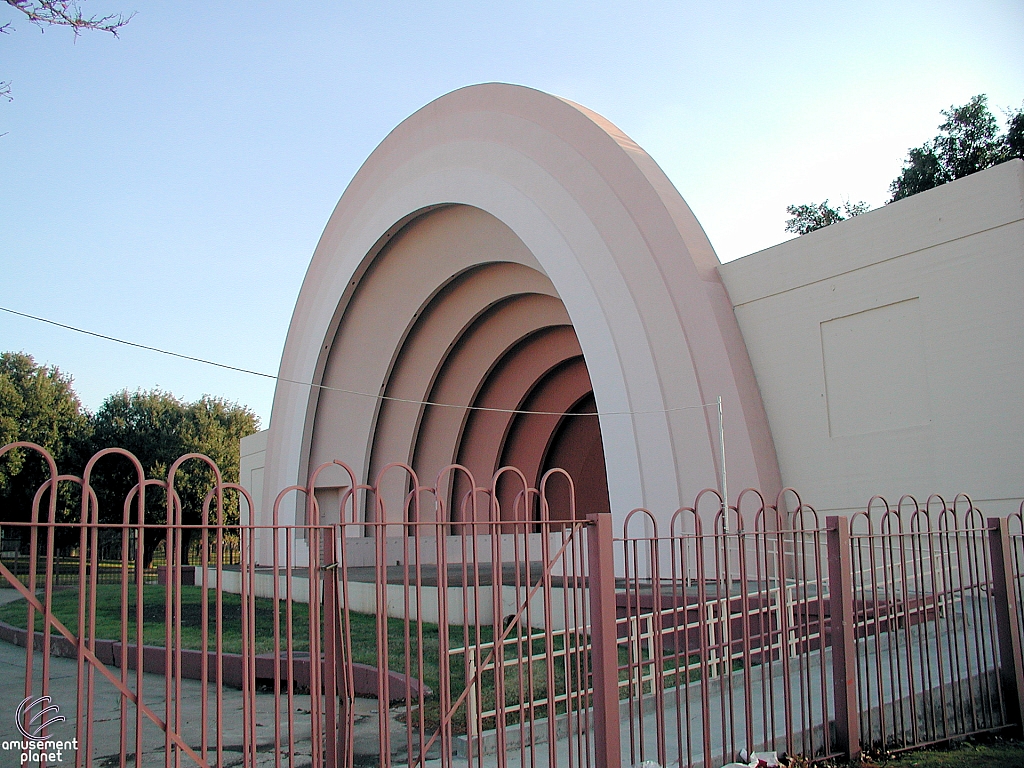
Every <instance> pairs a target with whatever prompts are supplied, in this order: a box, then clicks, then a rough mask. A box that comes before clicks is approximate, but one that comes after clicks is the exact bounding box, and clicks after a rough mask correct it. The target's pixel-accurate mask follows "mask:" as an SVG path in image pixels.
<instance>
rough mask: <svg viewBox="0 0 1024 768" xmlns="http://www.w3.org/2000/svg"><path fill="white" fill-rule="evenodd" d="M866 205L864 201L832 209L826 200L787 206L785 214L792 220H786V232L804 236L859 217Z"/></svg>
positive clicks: (866, 207) (847, 203)
mask: <svg viewBox="0 0 1024 768" xmlns="http://www.w3.org/2000/svg"><path fill="white" fill-rule="evenodd" d="M868 208H869V206H868V204H867V203H865V202H864V201H861V202H858V203H851V202H849V201H847V202H844V203H843V208H842V210H840V209H839V208H833V207H832V206H831V205H829V204H828V200H825V202H823V203H809V204H807V205H787V206H786V213H788V214H789V215H790V216H792V217H793V218H791V219H786V231H787V232H793V233H794V234H797V235H806V234H807V233H808V232H813V231H814V230H816V229H821V228H822V227H827V226H828V225H829V224H835V223H836V222H837V221H844V220H845V219H849V218H852V217H853V216H859V215H860V214H862V213H864V212H865V211H867V210H868Z"/></svg>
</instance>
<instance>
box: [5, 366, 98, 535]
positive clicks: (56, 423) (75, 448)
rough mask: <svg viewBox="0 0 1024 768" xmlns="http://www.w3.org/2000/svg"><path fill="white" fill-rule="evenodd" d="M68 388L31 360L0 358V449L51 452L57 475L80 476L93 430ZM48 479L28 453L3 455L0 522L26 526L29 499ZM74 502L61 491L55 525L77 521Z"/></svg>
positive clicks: (70, 493)
mask: <svg viewBox="0 0 1024 768" xmlns="http://www.w3.org/2000/svg"><path fill="white" fill-rule="evenodd" d="M71 383H72V379H71V377H70V376H66V375H64V374H63V373H61V372H60V370H58V369H57V368H50V367H47V366H44V365H37V364H36V362H35V360H33V359H32V357H31V356H30V355H26V354H24V353H21V352H4V353H2V354H0V446H2V445H6V444H8V443H12V442H15V441H19V440H25V441H29V442H33V443H37V444H39V445H41V446H42V447H43V448H45V449H46V450H47V451H49V452H50V454H51V455H52V456H53V458H54V459H55V460H56V462H57V469H58V471H59V472H64V473H70V472H76V471H77V470H79V469H80V467H81V466H82V464H84V461H83V452H84V450H85V446H86V445H87V443H88V438H89V436H90V433H91V431H92V427H91V424H90V421H89V414H88V413H86V412H85V411H83V410H82V405H81V403H80V402H79V400H78V396H77V395H76V394H75V391H74V389H72V386H71ZM49 477H50V473H49V469H48V467H47V466H46V463H45V462H44V461H43V460H42V458H40V457H36V456H32V455H31V452H30V451H26V450H24V449H18V450H15V451H11V452H9V453H7V454H5V455H4V457H3V458H2V459H0V520H2V521H3V522H24V521H27V520H29V518H30V514H31V507H32V499H33V497H34V496H35V493H36V491H37V490H38V489H39V487H40V486H41V485H42V484H43V483H44V482H46V481H47V480H48V479H49ZM79 499H80V497H79V496H77V494H74V493H73V491H72V489H71V487H70V486H68V485H62V486H61V489H60V492H59V494H58V515H59V518H58V519H59V520H65V519H77V514H78V510H79V507H78V504H79V503H80V502H79ZM41 503H45V497H44V500H42V501H41ZM43 519H45V508H44V510H43ZM22 530H24V529H22Z"/></svg>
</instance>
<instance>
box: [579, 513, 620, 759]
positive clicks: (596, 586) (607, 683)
mask: <svg viewBox="0 0 1024 768" xmlns="http://www.w3.org/2000/svg"><path fill="white" fill-rule="evenodd" d="M587 520H589V521H590V522H591V523H592V526H591V527H590V530H589V531H588V536H587V555H588V560H589V563H588V568H587V573H588V576H589V580H590V638H591V643H592V644H593V656H592V658H593V661H592V668H593V673H594V756H595V758H596V765H597V768H620V766H621V762H622V753H621V751H620V750H621V747H620V744H619V650H618V635H617V631H616V627H615V553H614V549H613V548H614V543H613V541H612V516H611V515H610V514H609V513H607V512H601V513H594V514H589V515H587Z"/></svg>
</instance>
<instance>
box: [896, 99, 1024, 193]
mask: <svg viewBox="0 0 1024 768" xmlns="http://www.w3.org/2000/svg"><path fill="white" fill-rule="evenodd" d="M942 115H943V116H944V117H945V118H946V119H945V120H944V121H943V122H942V123H941V124H940V125H939V131H940V132H939V134H938V135H937V136H936V137H935V138H934V139H932V140H931V141H927V142H925V143H924V144H922V145H921V146H920V147H915V148H913V149H911V150H909V151H908V153H907V159H906V160H905V161H904V162H903V170H902V171H901V172H900V175H899V176H897V177H896V178H895V179H894V180H893V182H892V184H890V185H889V192H890V194H891V195H892V198H891V200H890V202H895V201H896V200H902V199H903V198H905V197H909V196H910V195H915V194H917V193H918V192H924V191H925V190H928V189H932V188H933V187H937V186H940V185H941V184H945V183H947V182H950V181H954V180H955V179H962V178H963V177H964V176H969V175H971V174H972V173H977V172H978V171H983V170H985V169H986V168H991V167H992V166H993V165H997V164H999V163H1002V162H1006V161H1007V160H1011V159H1013V158H1014V157H1024V135H1022V134H1024V110H1019V111H1017V112H1011V113H1010V114H1009V115H1008V118H1009V125H1008V128H1007V132H1006V133H1005V134H1000V133H999V123H998V121H997V120H996V118H995V116H994V115H993V114H992V112H991V111H990V110H989V108H988V97H987V96H986V95H985V94H983V93H982V94H979V95H977V96H975V97H974V98H973V99H971V100H970V101H968V102H967V103H966V104H964V105H963V106H960V107H957V106H952V107H950V108H949V109H948V110H942Z"/></svg>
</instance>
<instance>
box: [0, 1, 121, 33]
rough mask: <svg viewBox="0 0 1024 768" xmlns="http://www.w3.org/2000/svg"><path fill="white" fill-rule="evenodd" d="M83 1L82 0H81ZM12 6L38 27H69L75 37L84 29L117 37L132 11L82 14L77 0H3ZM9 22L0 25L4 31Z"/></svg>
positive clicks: (0, 28) (0, 29)
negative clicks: (93, 14) (97, 14)
mask: <svg viewBox="0 0 1024 768" xmlns="http://www.w3.org/2000/svg"><path fill="white" fill-rule="evenodd" d="M83 1H84V0H83ZM4 2H5V3H7V4H8V5H9V6H11V7H12V8H14V9H16V10H18V11H21V12H22V13H23V14H24V15H25V16H26V17H27V18H28V20H29V21H31V22H32V23H33V24H35V25H36V26H39V27H45V26H54V27H70V28H71V30H72V31H73V32H74V33H75V37H77V36H78V35H80V34H81V33H82V30H85V29H94V30H97V31H99V32H109V33H110V34H112V35H113V36H114V37H117V31H118V30H119V29H121V27H123V26H124V25H125V24H127V23H128V22H129V21H131V20H132V16H134V15H135V14H134V13H131V14H129V15H128V16H124V15H123V14H120V13H111V14H109V15H107V16H84V15H83V14H82V9H81V8H79V7H78V3H79V0H4ZM9 26H10V24H5V25H4V26H3V27H0V31H6V30H7V27H9Z"/></svg>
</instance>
